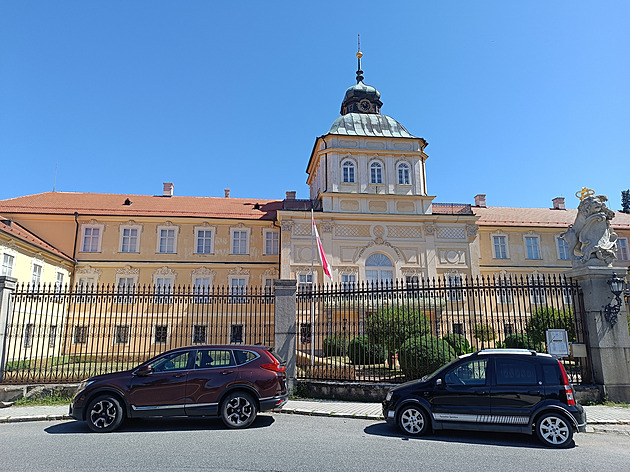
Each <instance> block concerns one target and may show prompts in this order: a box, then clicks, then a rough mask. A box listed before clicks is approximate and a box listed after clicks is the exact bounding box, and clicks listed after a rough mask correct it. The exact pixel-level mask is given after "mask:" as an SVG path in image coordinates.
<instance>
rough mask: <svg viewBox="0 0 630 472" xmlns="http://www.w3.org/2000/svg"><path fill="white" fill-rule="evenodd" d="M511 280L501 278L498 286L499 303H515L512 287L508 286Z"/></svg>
mask: <svg viewBox="0 0 630 472" xmlns="http://www.w3.org/2000/svg"><path fill="white" fill-rule="evenodd" d="M508 283H509V280H507V279H499V288H497V303H502V304H511V303H514V296H513V294H512V290H513V289H512V288H511V287H506V285H508Z"/></svg>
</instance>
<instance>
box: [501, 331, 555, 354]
mask: <svg viewBox="0 0 630 472" xmlns="http://www.w3.org/2000/svg"><path fill="white" fill-rule="evenodd" d="M501 347H503V348H517V349H533V350H535V351H538V352H544V349H545V348H544V346H543V345H542V344H541V343H535V342H534V340H533V339H531V338H530V337H529V336H528V335H527V334H525V333H517V334H510V335H509V336H506V337H505V341H503V344H501Z"/></svg>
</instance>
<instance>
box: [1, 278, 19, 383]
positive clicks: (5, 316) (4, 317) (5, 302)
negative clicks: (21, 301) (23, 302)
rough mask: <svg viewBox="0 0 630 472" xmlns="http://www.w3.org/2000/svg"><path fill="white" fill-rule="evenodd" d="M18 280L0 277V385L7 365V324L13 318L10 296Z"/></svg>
mask: <svg viewBox="0 0 630 472" xmlns="http://www.w3.org/2000/svg"><path fill="white" fill-rule="evenodd" d="M16 284H17V279H14V278H13V277H6V276H1V277H0V383H2V381H3V380H4V379H3V376H4V367H5V365H6V361H7V359H6V355H7V345H8V343H9V340H8V339H7V337H6V336H7V324H8V323H9V319H10V318H11V304H10V298H11V297H10V295H11V293H13V292H14V291H15V287H16Z"/></svg>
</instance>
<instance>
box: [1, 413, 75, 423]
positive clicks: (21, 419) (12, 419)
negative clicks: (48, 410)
mask: <svg viewBox="0 0 630 472" xmlns="http://www.w3.org/2000/svg"><path fill="white" fill-rule="evenodd" d="M71 419H72V417H71V416H70V415H40V416H4V417H0V424H1V423H26V422H28V421H62V420H71Z"/></svg>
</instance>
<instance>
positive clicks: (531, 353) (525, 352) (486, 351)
mask: <svg viewBox="0 0 630 472" xmlns="http://www.w3.org/2000/svg"><path fill="white" fill-rule="evenodd" d="M479 354H522V355H527V356H535V355H536V354H537V352H536V351H534V350H533V349H516V348H508V349H482V350H481V351H479Z"/></svg>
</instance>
